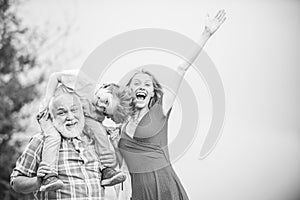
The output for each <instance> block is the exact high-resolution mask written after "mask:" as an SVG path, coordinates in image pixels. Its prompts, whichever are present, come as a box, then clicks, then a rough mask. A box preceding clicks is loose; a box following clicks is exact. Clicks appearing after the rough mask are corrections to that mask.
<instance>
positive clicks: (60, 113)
mask: <svg viewBox="0 0 300 200" xmlns="http://www.w3.org/2000/svg"><path fill="white" fill-rule="evenodd" d="M64 114H65V112H58V113H57V115H60V116H63V115H64Z"/></svg>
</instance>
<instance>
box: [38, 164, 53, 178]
mask: <svg viewBox="0 0 300 200" xmlns="http://www.w3.org/2000/svg"><path fill="white" fill-rule="evenodd" d="M51 173H52V171H51V168H50V166H49V165H48V164H46V163H44V162H41V164H40V166H39V168H38V170H37V177H39V178H43V177H44V176H46V175H47V174H51Z"/></svg>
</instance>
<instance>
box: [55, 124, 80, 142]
mask: <svg viewBox="0 0 300 200" xmlns="http://www.w3.org/2000/svg"><path fill="white" fill-rule="evenodd" d="M53 126H54V127H55V128H56V130H57V131H58V132H59V133H60V134H62V136H64V137H65V138H74V137H79V136H80V135H81V134H82V131H83V127H84V119H83V120H80V121H79V122H78V123H77V124H76V125H75V127H73V128H72V129H71V130H68V129H67V127H66V125H65V124H59V123H58V122H57V121H56V120H53Z"/></svg>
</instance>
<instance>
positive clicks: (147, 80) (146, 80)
mask: <svg viewBox="0 0 300 200" xmlns="http://www.w3.org/2000/svg"><path fill="white" fill-rule="evenodd" d="M129 87H130V88H131V89H132V90H133V92H134V95H135V99H136V107H137V108H138V109H142V108H144V107H146V106H148V104H149V101H150V99H151V97H153V96H154V87H153V80H152V77H151V76H149V75H148V74H145V73H138V74H136V75H135V76H134V77H133V79H132V81H131V83H130V85H129Z"/></svg>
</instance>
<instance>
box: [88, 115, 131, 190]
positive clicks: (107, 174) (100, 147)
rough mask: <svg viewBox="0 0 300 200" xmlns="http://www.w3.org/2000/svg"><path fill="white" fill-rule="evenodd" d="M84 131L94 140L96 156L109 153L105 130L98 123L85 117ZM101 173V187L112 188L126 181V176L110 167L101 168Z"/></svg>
mask: <svg viewBox="0 0 300 200" xmlns="http://www.w3.org/2000/svg"><path fill="white" fill-rule="evenodd" d="M85 131H86V132H87V134H88V135H90V136H91V137H92V138H94V139H95V148H96V152H97V154H98V156H99V155H100V154H101V152H105V151H106V152H107V151H111V150H110V144H109V140H108V137H107V133H106V130H105V128H104V126H103V125H102V124H101V123H100V122H98V121H96V120H94V119H92V118H90V117H85ZM100 161H101V160H100ZM101 172H102V178H101V185H102V186H112V185H116V184H118V183H122V182H124V181H125V180H126V175H125V174H124V173H122V172H120V171H116V170H114V169H113V168H110V167H103V166H101Z"/></svg>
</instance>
